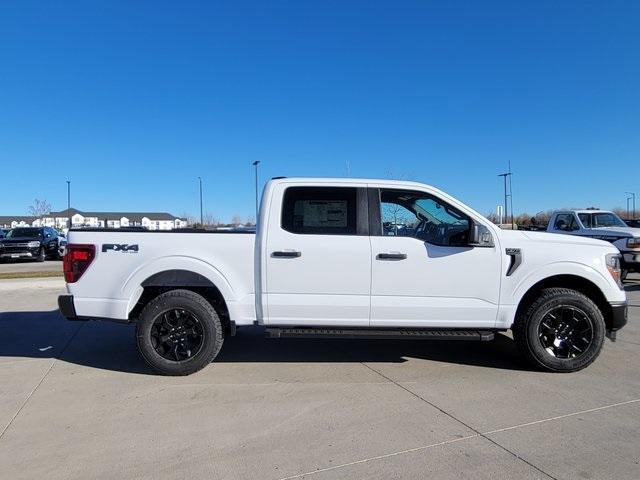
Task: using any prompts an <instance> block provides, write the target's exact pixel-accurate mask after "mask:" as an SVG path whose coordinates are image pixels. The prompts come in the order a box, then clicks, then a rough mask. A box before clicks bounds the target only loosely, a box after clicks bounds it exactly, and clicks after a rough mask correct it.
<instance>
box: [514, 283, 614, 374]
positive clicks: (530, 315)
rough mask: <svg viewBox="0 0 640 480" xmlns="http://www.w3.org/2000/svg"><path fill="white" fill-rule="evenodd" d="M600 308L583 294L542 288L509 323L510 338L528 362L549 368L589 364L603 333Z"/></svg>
mask: <svg viewBox="0 0 640 480" xmlns="http://www.w3.org/2000/svg"><path fill="white" fill-rule="evenodd" d="M605 331H606V327H605V323H604V317H603V316H602V312H601V311H600V309H599V308H598V306H597V305H596V304H595V303H593V301H591V300H590V299H589V298H588V297H586V296H585V295H584V294H582V293H580V292H577V291H575V290H570V289H567V288H546V289H544V290H542V291H541V293H540V296H539V297H538V299H537V300H535V301H534V302H533V303H532V304H531V305H530V306H529V307H528V308H527V309H526V311H525V312H523V313H521V314H520V315H519V316H518V318H516V321H515V323H514V325H513V338H514V340H515V342H516V345H517V346H518V349H519V350H520V352H521V353H522V354H523V355H524V357H525V358H526V359H527V360H528V362H529V363H530V364H532V365H534V366H536V367H537V368H541V369H543V370H547V371H551V372H575V371H578V370H582V369H583V368H585V367H587V366H589V365H591V363H593V361H594V360H595V359H596V358H597V357H598V355H599V354H600V351H601V350H602V345H603V343H604V337H605Z"/></svg>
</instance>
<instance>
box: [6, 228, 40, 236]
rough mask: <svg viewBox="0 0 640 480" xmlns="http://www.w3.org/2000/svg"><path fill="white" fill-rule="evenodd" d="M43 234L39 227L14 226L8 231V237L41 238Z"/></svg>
mask: <svg viewBox="0 0 640 480" xmlns="http://www.w3.org/2000/svg"><path fill="white" fill-rule="evenodd" d="M41 236H42V235H41V233H40V230H39V229H37V228H14V229H13V230H9V233H7V238H40V237H41Z"/></svg>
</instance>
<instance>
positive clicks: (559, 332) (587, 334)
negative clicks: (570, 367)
mask: <svg viewBox="0 0 640 480" xmlns="http://www.w3.org/2000/svg"><path fill="white" fill-rule="evenodd" d="M538 338H539V339H540V343H541V344H542V348H544V349H545V350H546V351H547V353H549V354H550V355H552V356H553V357H555V358H562V359H567V358H577V357H579V356H580V355H582V354H584V352H586V351H587V350H588V349H589V346H590V345H591V342H592V341H593V323H592V322H591V320H590V319H589V316H588V315H587V314H586V313H585V312H583V311H582V310H581V309H579V308H576V307H574V306H571V305H559V306H556V307H553V308H552V309H550V310H549V311H548V312H547V313H546V314H545V315H544V316H543V318H542V321H541V322H540V325H539V327H538Z"/></svg>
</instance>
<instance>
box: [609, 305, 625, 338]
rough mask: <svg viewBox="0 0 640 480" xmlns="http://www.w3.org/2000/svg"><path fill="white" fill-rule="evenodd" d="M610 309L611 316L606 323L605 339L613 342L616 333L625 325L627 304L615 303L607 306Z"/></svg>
mask: <svg viewBox="0 0 640 480" xmlns="http://www.w3.org/2000/svg"><path fill="white" fill-rule="evenodd" d="M609 306H610V308H611V316H610V318H609V322H607V337H608V338H609V339H610V340H611V341H613V342H615V341H616V332H617V331H618V330H620V329H621V328H622V327H624V326H625V325H626V324H627V312H628V309H629V304H628V303H627V302H626V301H625V302H616V303H610V304H609Z"/></svg>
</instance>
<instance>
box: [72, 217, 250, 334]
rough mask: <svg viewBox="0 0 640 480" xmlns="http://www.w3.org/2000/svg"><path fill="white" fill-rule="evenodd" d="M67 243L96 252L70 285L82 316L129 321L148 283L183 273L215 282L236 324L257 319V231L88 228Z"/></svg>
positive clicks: (78, 312) (79, 314) (77, 310)
mask: <svg viewBox="0 0 640 480" xmlns="http://www.w3.org/2000/svg"><path fill="white" fill-rule="evenodd" d="M68 241H69V243H74V244H92V245H95V247H96V253H95V255H96V257H95V259H94V260H93V262H92V263H91V265H90V266H89V268H88V269H87V271H86V272H85V273H84V275H83V276H82V278H81V279H80V280H79V281H78V282H77V283H71V284H68V285H67V290H68V291H69V293H70V294H72V295H73V296H74V299H75V306H76V313H77V314H78V316H82V317H92V318H100V317H107V318H113V319H119V320H124V321H126V320H128V316H129V313H130V312H131V311H132V310H133V307H134V306H135V304H136V302H137V300H138V299H139V297H140V295H141V294H142V291H143V287H141V286H140V285H143V284H144V283H145V280H147V279H149V278H151V277H152V276H154V275H156V276H157V275H158V274H162V273H163V272H174V273H175V272H176V271H181V270H182V271H186V272H190V273H191V274H192V275H194V274H195V275H199V276H202V277H203V278H204V279H215V285H216V286H217V287H218V288H219V289H220V291H221V293H223V294H224V297H225V298H226V299H227V304H228V305H227V306H228V308H229V311H230V313H232V314H233V315H234V318H235V319H236V323H238V324H240V325H241V324H250V323H253V321H254V320H255V318H256V313H255V301H254V243H255V234H254V233H252V232H246V231H238V230H223V231H208V230H192V229H189V230H187V229H185V230H169V231H158V230H155V231H154V230H138V229H127V228H121V229H104V228H86V229H72V230H70V231H69V235H68ZM156 278H157V277H156Z"/></svg>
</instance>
